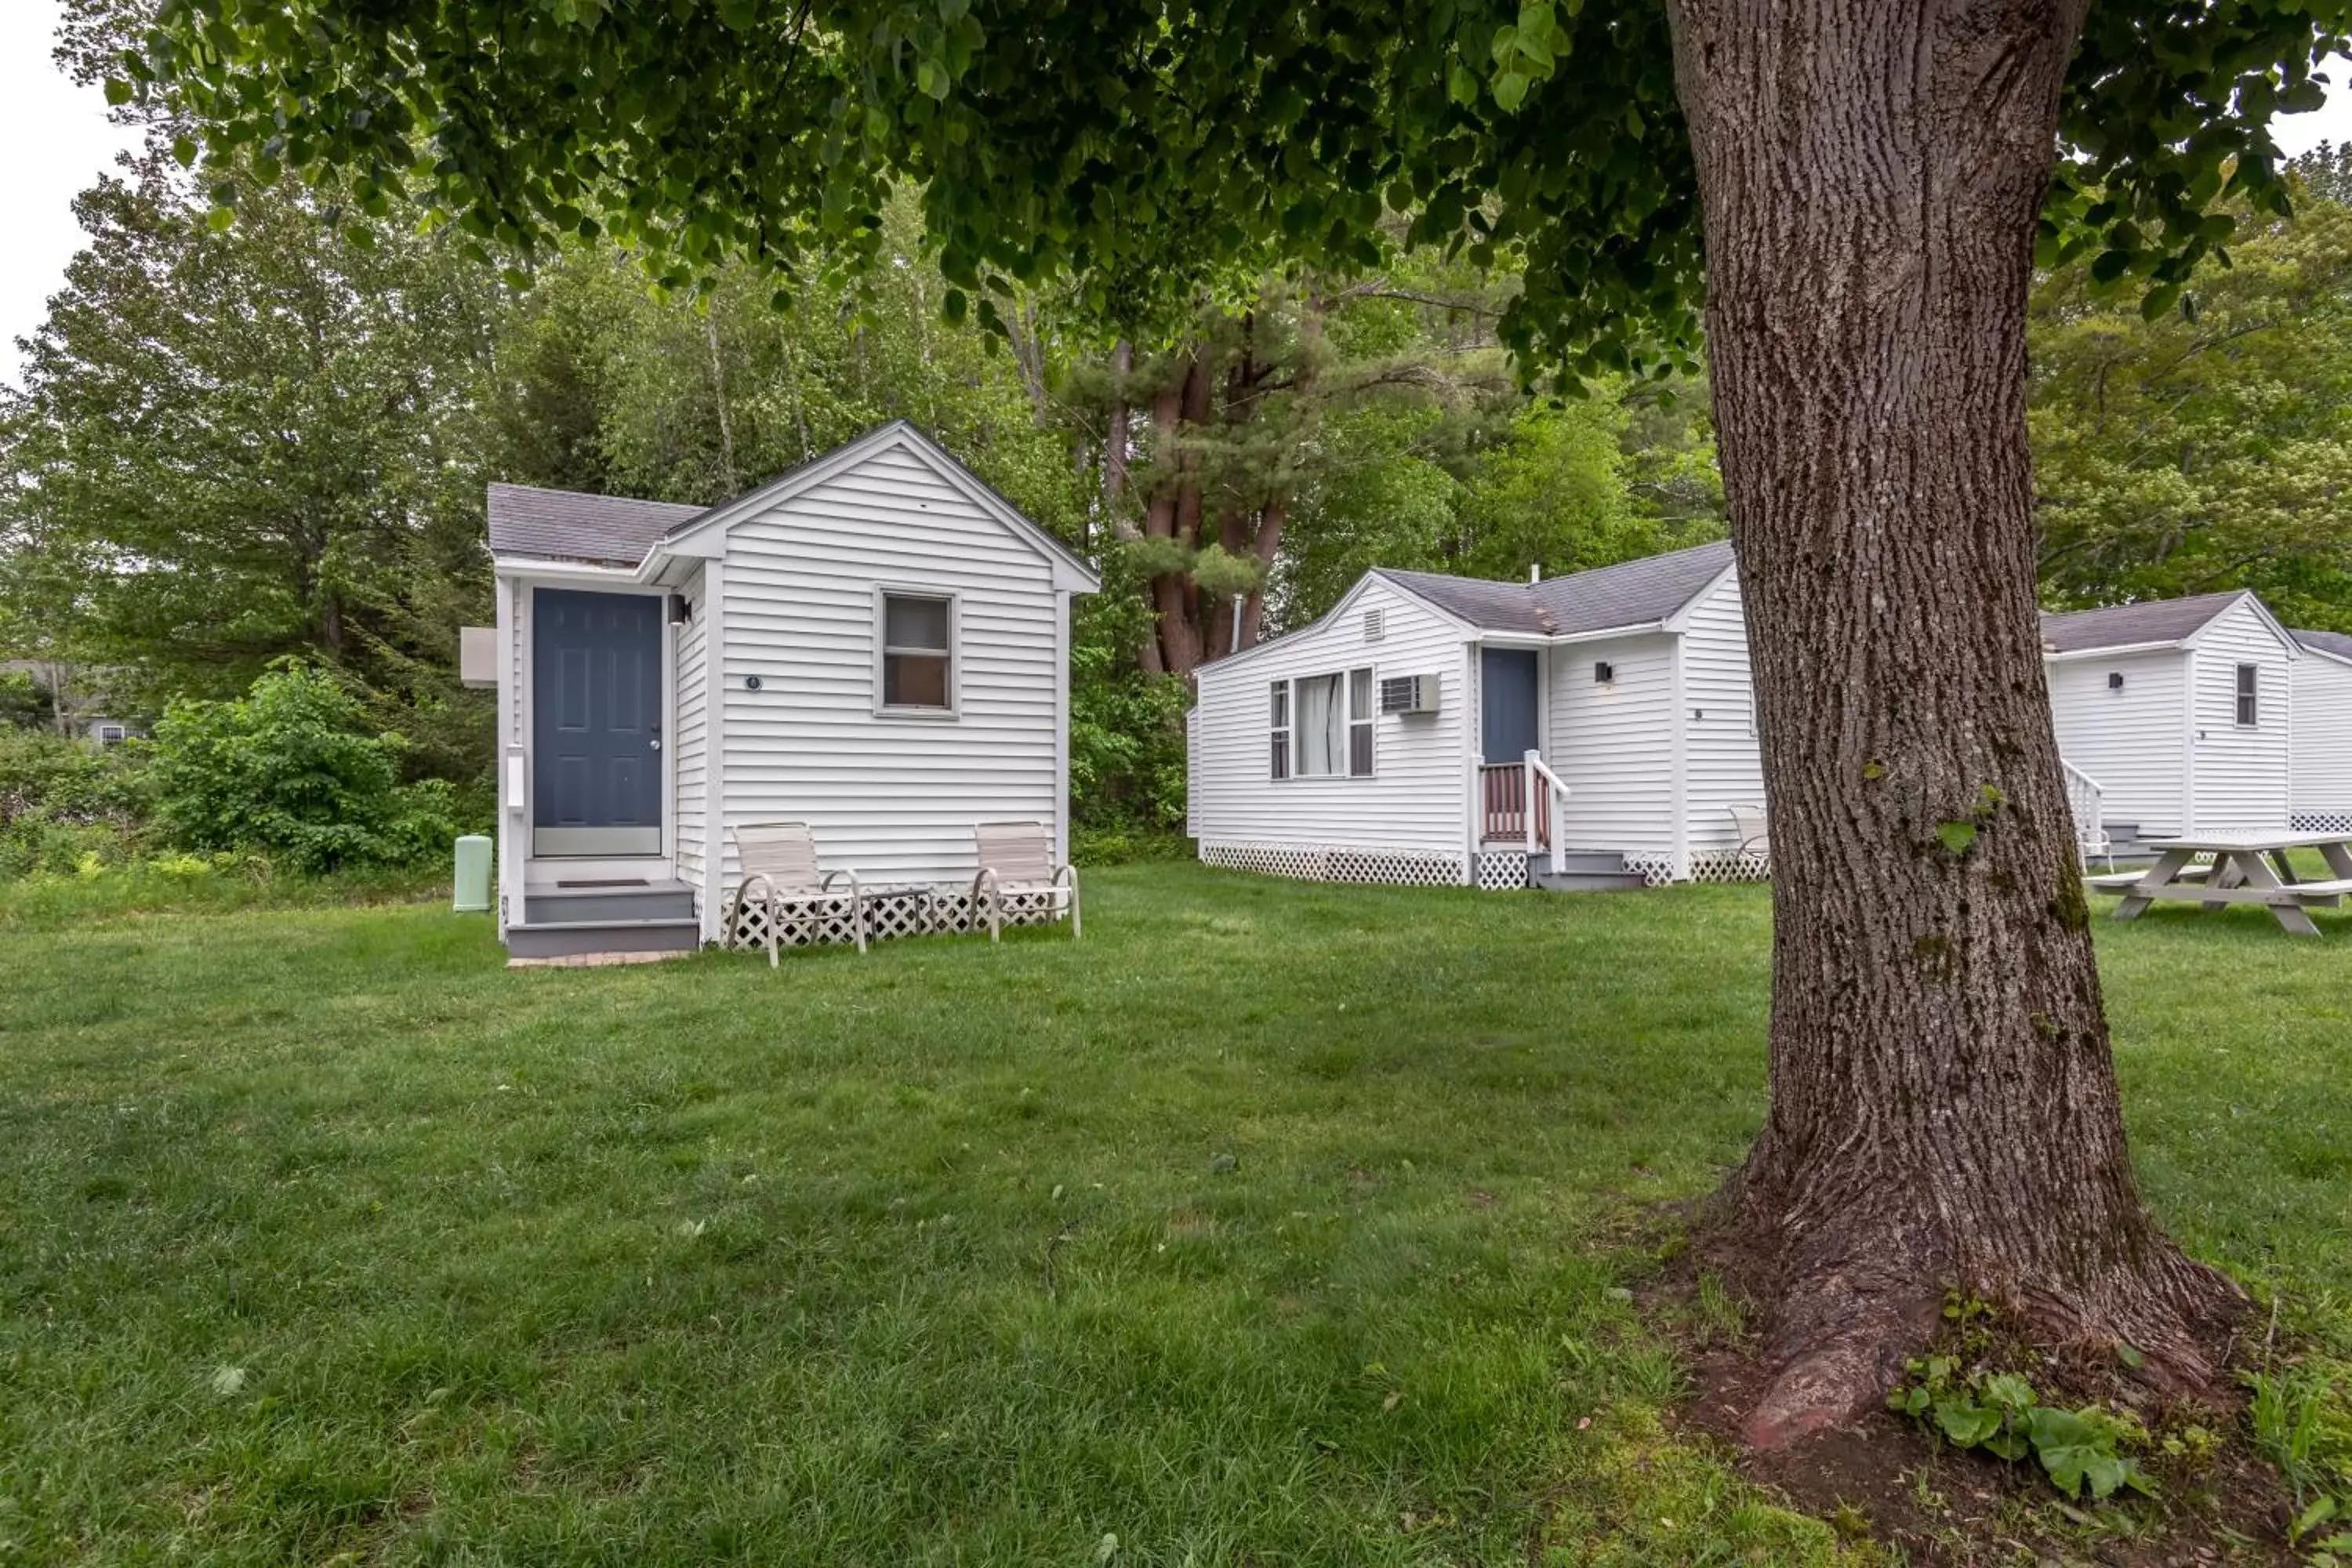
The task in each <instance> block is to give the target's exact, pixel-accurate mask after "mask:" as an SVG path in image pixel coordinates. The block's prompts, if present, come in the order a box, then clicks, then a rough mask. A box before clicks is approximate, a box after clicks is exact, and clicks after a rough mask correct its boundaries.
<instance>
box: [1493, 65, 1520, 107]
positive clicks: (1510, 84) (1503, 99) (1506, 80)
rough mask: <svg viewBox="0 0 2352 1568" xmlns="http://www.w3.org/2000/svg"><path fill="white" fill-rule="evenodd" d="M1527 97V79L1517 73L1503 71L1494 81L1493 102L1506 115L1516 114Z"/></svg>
mask: <svg viewBox="0 0 2352 1568" xmlns="http://www.w3.org/2000/svg"><path fill="white" fill-rule="evenodd" d="M1527 96H1528V79H1527V78H1526V77H1525V76H1522V75H1521V74H1519V73H1518V72H1517V71H1505V72H1504V73H1503V74H1502V75H1500V76H1498V77H1496V79H1495V101H1496V103H1497V104H1498V105H1500V106H1501V107H1502V110H1503V112H1504V113H1506V114H1513V113H1517V110H1518V107H1519V105H1520V104H1521V103H1522V102H1524V101H1525V100H1526V99H1527Z"/></svg>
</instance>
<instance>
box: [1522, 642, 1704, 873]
mask: <svg viewBox="0 0 2352 1568" xmlns="http://www.w3.org/2000/svg"><path fill="white" fill-rule="evenodd" d="M1674 645H1675V639H1674V637H1671V636H1668V635H1664V634H1660V633H1652V634H1648V635H1643V636H1637V637H1606V638H1601V639H1598V640H1595V641H1592V642H1577V643H1566V644H1562V645H1560V646H1559V647H1554V648H1553V649H1552V650H1551V652H1550V656H1549V665H1550V669H1551V676H1550V687H1551V690H1550V703H1549V707H1550V715H1549V716H1550V721H1551V729H1550V743H1549V745H1548V746H1547V748H1546V750H1545V760H1546V761H1547V762H1549V763H1550V764H1551V770H1552V772H1554V773H1558V774H1559V779H1560V782H1561V783H1562V784H1566V785H1567V786H1568V790H1569V795H1568V806H1567V810H1566V817H1567V828H1566V831H1565V832H1564V833H1563V834H1562V835H1561V837H1560V842H1561V846H1562V847H1564V848H1569V849H1617V850H1624V851H1628V852H1636V851H1639V852H1649V853H1671V852H1672V851H1673V849H1674V845H1675V811H1674V789H1675V744H1674V728H1675V716H1674ZM1604 662H1605V663H1606V664H1607V665H1608V666H1609V667H1610V679H1609V681H1608V682H1607V683H1606V684H1605V685H1604V684H1602V683H1601V682H1600V681H1598V680H1596V679H1594V678H1593V675H1594V670H1593V667H1594V666H1595V665H1597V664H1601V663H1604Z"/></svg>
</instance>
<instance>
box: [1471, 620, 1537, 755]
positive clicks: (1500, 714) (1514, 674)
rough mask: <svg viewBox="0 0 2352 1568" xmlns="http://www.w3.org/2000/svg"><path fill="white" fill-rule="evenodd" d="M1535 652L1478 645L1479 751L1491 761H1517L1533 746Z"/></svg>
mask: <svg viewBox="0 0 2352 1568" xmlns="http://www.w3.org/2000/svg"><path fill="white" fill-rule="evenodd" d="M1536 702H1537V684H1536V655H1535V650H1534V649H1533V648H1521V647H1489V648H1481V649H1480V650H1479V658H1478V753H1479V755H1481V756H1483V757H1485V758H1486V760H1487V761H1488V762H1490V763H1516V762H1517V761H1518V760H1519V759H1520V758H1521V757H1524V756H1526V755H1527V754H1528V752H1532V751H1534V750H1535V749H1536V744H1537V742H1536V735H1537V723H1536Z"/></svg>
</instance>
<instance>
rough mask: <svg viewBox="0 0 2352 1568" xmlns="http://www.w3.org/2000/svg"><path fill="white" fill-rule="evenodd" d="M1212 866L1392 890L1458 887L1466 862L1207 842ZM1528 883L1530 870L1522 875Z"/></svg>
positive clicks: (1393, 852) (1205, 857)
mask: <svg viewBox="0 0 2352 1568" xmlns="http://www.w3.org/2000/svg"><path fill="white" fill-rule="evenodd" d="M1201 859H1202V862H1204V863H1205V864H1207V865H1211V866H1223V867H1226V868H1229V869H1232V870H1235V871H1255V872H1257V873H1258V874H1259V875H1261V876H1266V877H1296V878H1298V879H1301V880H1303V881H1308V882H1369V883H1372V884H1375V885H1378V886H1381V887H1390V888H1458V887H1460V886H1461V885H1462V858H1461V857H1460V856H1458V855H1429V854H1423V853H1417V852H1414V851H1412V850H1402V849H1340V848H1336V847H1326V846H1317V845H1307V844H1203V845H1202V846H1201ZM1520 876H1521V879H1522V880H1524V879H1525V877H1526V872H1525V871H1524V870H1522V871H1521V873H1520Z"/></svg>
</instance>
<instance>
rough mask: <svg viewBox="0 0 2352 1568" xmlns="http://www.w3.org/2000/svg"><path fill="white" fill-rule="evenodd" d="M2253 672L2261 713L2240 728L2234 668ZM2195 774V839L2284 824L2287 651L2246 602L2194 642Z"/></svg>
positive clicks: (2289, 712)
mask: <svg viewBox="0 0 2352 1568" xmlns="http://www.w3.org/2000/svg"><path fill="white" fill-rule="evenodd" d="M2240 665H2252V666H2253V667H2254V668H2255V669H2256V670H2257V671H2258V672H2259V676H2258V690H2259V692H2260V711H2259V716H2258V721H2257V722H2255V723H2254V724H2252V725H2243V724H2241V723H2239V722H2238V667H2239V666H2240ZM2193 668H2195V670H2196V679H2197V695H2196V701H2195V705H2194V710H2193V715H2194V717H2193V722H2194V723H2195V724H2196V727H2197V733H2196V742H2195V748H2194V751H2195V755H2196V759H2197V773H2196V777H2195V780H2194V782H2193V791H2192V794H2191V795H2190V801H2191V808H2192V811H2193V813H2194V815H2195V816H2196V819H2197V820H2196V823H2195V825H2194V826H2195V828H2196V831H2198V832H2200V833H2227V832H2234V831H2255V832H2259V831H2264V830H2269V829H2273V828H2282V827H2284V826H2286V819H2287V745H2288V733H2289V731H2290V729H2291V727H2292V725H2293V722H2294V702H2293V700H2292V692H2291V689H2290V684H2289V683H2290V679H2291V672H2290V668H2289V655H2288V651H2287V648H2286V645H2285V644H2284V643H2283V642H2281V641H2280V640H2279V637H2278V634H2277V633H2276V632H2274V631H2273V630H2272V629H2271V626H2270V623H2269V622H2268V621H2267V620H2265V619H2264V618H2263V614H2262V612H2261V611H2260V610H2258V609H2256V608H2255V607H2254V605H2253V601H2252V600H2251V599H2241V600H2239V601H2238V603H2237V604H2235V605H2231V607H2230V608H2229V609H2227V610H2224V611H2223V612H2221V615H2219V616H2215V617H2214V618H2213V620H2212V621H2211V622H2210V623H2209V624H2208V625H2207V626H2206V627H2205V629H2204V630H2203V631H2201V632H2200V633H2198V634H2197V637H2196V663H2195V665H2194V667H2193Z"/></svg>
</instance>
